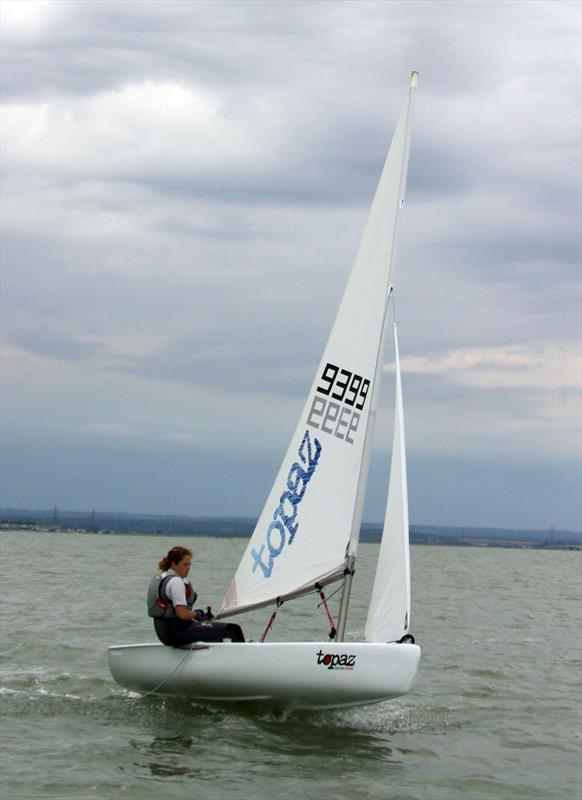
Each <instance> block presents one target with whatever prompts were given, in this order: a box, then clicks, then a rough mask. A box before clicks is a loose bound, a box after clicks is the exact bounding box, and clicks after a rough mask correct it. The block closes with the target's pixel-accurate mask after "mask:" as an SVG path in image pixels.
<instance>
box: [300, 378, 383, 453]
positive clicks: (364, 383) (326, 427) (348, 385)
mask: <svg viewBox="0 0 582 800" xmlns="http://www.w3.org/2000/svg"><path fill="white" fill-rule="evenodd" d="M369 388H370V381H369V380H368V379H367V378H363V377H362V376H361V375H356V373H355V372H350V371H349V370H347V369H341V368H340V367H338V366H336V364H330V363H329V362H328V363H327V364H326V365H325V367H324V370H323V372H322V374H321V378H320V379H319V385H318V386H317V389H316V390H315V391H316V394H315V397H314V398H313V403H312V404H311V409H310V411H309V414H308V415H307V425H309V426H311V427H312V428H317V429H318V430H321V431H323V432H324V433H329V434H331V435H332V436H335V437H337V438H338V439H342V440H343V441H345V442H347V443H348V444H353V443H354V434H355V432H356V431H357V429H358V425H359V423H360V416H361V415H360V413H359V412H360V411H362V410H363V408H364V405H365V403H366V398H367V397H368V390H369Z"/></svg>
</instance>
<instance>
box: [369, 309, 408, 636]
mask: <svg viewBox="0 0 582 800" xmlns="http://www.w3.org/2000/svg"><path fill="white" fill-rule="evenodd" d="M394 349H395V353H396V403H395V411H394V437H393V442H392V460H391V465H390V488H389V490H388V502H387V504H386V516H385V519H384V532H383V535H382V544H381V545H380V555H379V557H378V565H377V568H376V578H375V580H374V588H373V589H372V600H371V602H370V609H369V611H368V619H367V621H366V641H368V642H395V641H398V639H401V638H402V636H404V634H405V633H406V632H407V631H408V628H409V626H410V557H409V546H408V490H407V479H406V447H405V441H404V414H403V407H402V384H401V380H400V358H399V355H398V335H397V333H396V325H394Z"/></svg>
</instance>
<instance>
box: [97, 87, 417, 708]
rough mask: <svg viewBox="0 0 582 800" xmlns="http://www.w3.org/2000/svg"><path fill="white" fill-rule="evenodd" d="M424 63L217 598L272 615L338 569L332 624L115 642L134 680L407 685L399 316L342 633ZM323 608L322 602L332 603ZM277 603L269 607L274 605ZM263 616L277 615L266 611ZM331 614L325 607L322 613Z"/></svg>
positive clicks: (314, 687)
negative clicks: (304, 630) (373, 525)
mask: <svg viewBox="0 0 582 800" xmlns="http://www.w3.org/2000/svg"><path fill="white" fill-rule="evenodd" d="M417 79H418V74H417V73H416V72H413V73H412V75H411V79H410V84H409V88H408V92H407V94H406V96H405V98H404V102H403V106H402V109H401V112H400V115H399V118H398V122H397V125H396V128H395V131H394V134H393V138H392V143H391V145H390V149H389V152H388V156H387V159H386V162H385V165H384V169H383V171H382V175H381V177H380V181H379V184H378V188H377V190H376V194H375V196H374V200H373V203H372V206H371V209H370V212H369V216H368V220H367V223H366V227H365V230H364V234H363V237H362V240H361V243H360V246H359V249H358V252H357V255H356V259H355V262H354V265H353V267H352V271H351V273H350V276H349V279H348V283H347V286H346V289H345V292H344V295H343V298H342V301H341V304H340V307H339V310H338V312H337V316H336V319H335V322H334V325H333V327H332V330H331V333H330V336H329V339H328V342H327V345H326V347H325V350H324V353H323V357H322V359H321V362H320V365H319V367H318V369H317V372H316V375H315V379H314V381H313V383H312V385H311V388H310V390H309V393H308V396H307V400H306V403H305V406H304V408H303V411H302V413H301V416H300V418H299V422H298V424H297V427H296V429H295V432H294V433H293V436H292V437H291V442H290V445H289V448H288V450H287V453H286V455H285V457H284V459H283V462H282V464H281V467H280V469H279V472H278V474H277V476H276V478H275V482H274V484H273V488H272V490H271V492H270V494H269V497H268V499H267V502H266V504H265V507H264V510H263V512H262V514H261V516H260V517H259V520H258V522H257V525H256V527H255V529H254V532H253V534H252V536H251V538H250V540H249V542H248V545H247V547H246V550H245V553H244V555H243V557H242V559H241V561H240V564H239V566H238V569H237V571H236V574H235V576H234V578H233V580H232V582H231V584H230V586H229V588H228V591H227V592H226V595H225V597H224V600H223V601H222V605H221V607H220V609H219V611H218V614H217V617H218V618H226V617H230V616H233V615H237V614H243V613H244V612H248V611H251V610H253V609H258V608H262V607H265V608H271V609H272V610H273V616H274V614H275V613H276V611H277V609H278V608H279V607H280V606H281V605H282V604H284V603H287V602H290V601H292V600H293V599H294V598H298V597H300V596H303V595H305V594H308V593H315V595H316V597H317V598H319V597H321V598H322V600H323V602H325V600H326V598H325V593H324V589H325V587H327V586H328V585H329V584H332V583H335V582H341V584H340V585H341V601H340V608H339V615H338V622H337V626H336V625H335V624H333V626H332V629H331V632H330V638H329V639H327V640H325V641H324V640H320V641H304V642H267V641H264V639H265V636H263V637H262V640H261V641H259V642H245V643H236V644H235V643H229V642H220V643H199V644H194V645H191V646H189V647H188V648H186V649H182V648H172V647H167V646H165V645H162V644H159V643H155V644H129V645H117V646H112V647H110V648H109V665H110V669H111V673H112V675H113V677H114V678H115V680H116V681H117V682H118V683H119V684H121V685H122V686H124V687H126V688H127V689H130V690H133V691H136V692H140V693H142V694H143V693H146V694H149V693H157V694H162V695H177V696H183V697H189V698H193V699H197V700H203V701H236V702H245V701H246V702H249V701H254V702H261V703H263V702H266V703H271V704H274V705H276V706H283V707H295V708H342V707H349V706H356V705H364V704H369V703H376V702H380V701H383V700H388V699H391V698H394V697H398V696H400V695H403V694H405V693H406V692H408V691H409V690H410V688H411V686H412V682H413V680H414V677H415V675H416V672H417V669H418V664H419V661H420V647H419V646H418V645H417V644H415V643H414V639H413V637H412V636H411V634H410V564H409V542H408V500H407V486H406V456H405V441H404V422H403V407H402V406H403V404H402V390H401V381H400V362H399V356H398V337H397V333H396V326H395V325H394V346H395V374H396V387H395V388H396V400H395V424H394V440H393V448H392V458H391V467H390V482H389V490H388V500H387V505H386V517H385V522H384V529H383V536H382V542H381V545H380V551H379V558H378V564H377V570H376V576H375V580H374V584H373V588H372V595H371V601H370V606H369V612H368V617H367V621H366V626H365V641H346V623H347V617H348V609H349V601H350V593H351V587H352V581H353V576H354V572H355V564H356V556H357V548H358V538H359V533H360V527H361V523H362V513H363V504H364V496H365V488H366V483H367V478H368V467H369V463H370V457H371V450H372V442H373V436H374V424H375V419H376V414H377V406H378V395H379V386H380V377H381V372H382V367H383V354H384V343H385V338H387V333H386V332H387V329H388V327H389V326H388V324H387V320H388V308H389V304H390V300H391V297H392V295H393V287H394V277H393V268H394V262H395V254H396V240H397V234H398V224H399V219H400V216H401V213H402V209H403V207H404V190H405V186H406V174H407V169H408V154H409V150H410V131H411V117H412V111H413V105H414V95H415V89H416V86H417ZM326 608H327V605H326ZM273 616H272V618H273ZM272 618H271V619H272ZM330 620H331V617H330Z"/></svg>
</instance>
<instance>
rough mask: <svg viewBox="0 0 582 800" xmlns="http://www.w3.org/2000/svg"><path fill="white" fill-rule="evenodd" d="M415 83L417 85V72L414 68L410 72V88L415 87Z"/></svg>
mask: <svg viewBox="0 0 582 800" xmlns="http://www.w3.org/2000/svg"><path fill="white" fill-rule="evenodd" d="M417 85H418V72H417V71H416V70H413V71H412V72H411V73H410V88H411V89H416V87H417Z"/></svg>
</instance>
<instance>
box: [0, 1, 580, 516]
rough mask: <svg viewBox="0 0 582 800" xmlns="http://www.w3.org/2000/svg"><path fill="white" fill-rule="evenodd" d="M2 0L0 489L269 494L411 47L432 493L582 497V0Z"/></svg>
mask: <svg viewBox="0 0 582 800" xmlns="http://www.w3.org/2000/svg"><path fill="white" fill-rule="evenodd" d="M1 8H2V28H1V30H2V61H3V63H2V126H1V131H2V225H3V228H2V312H3V315H2V318H3V323H2V332H3V345H2V359H3V365H2V440H3V445H2V505H4V506H11V507H37V508H51V507H52V506H54V505H55V504H56V505H58V506H59V507H60V508H68V509H79V510H81V509H89V510H90V509H92V508H95V509H96V510H97V511H100V510H103V511H105V510H113V511H130V512H146V513H148V512H151V513H159V514H172V513H179V514H190V515H245V516H258V514H259V513H260V511H261V508H262V505H263V503H264V501H265V499H266V497H267V494H268V491H269V489H270V487H271V483H272V480H273V478H274V476H275V472H276V469H277V468H278V466H279V463H280V459H281V458H282V456H283V454H284V452H285V450H286V447H287V443H288V439H289V436H290V434H291V433H292V431H293V429H294V426H295V423H296V420H297V416H298V414H299V413H300V410H301V408H302V405H303V401H304V398H305V393H306V391H307V389H308V388H309V385H310V383H311V380H312V377H313V374H314V370H315V369H316V367H317V365H318V362H319V358H320V355H321V352H322V349H323V346H324V344H325V341H326V338H327V334H328V332H329V329H330V327H331V324H332V321H333V318H334V315H335V311H336V308H337V305H338V302H339V299H340V297H341V293H342V291H343V288H344V285H345V280H346V277H347V274H348V271H349V269H350V266H351V263H352V260H353V257H354V254H355V251H356V248H357V245H358V241H359V237H360V234H361V232H362V229H363V225H364V222H365V218H366V214H367V210H368V207H369V203H370V200H371V197H372V195H373V192H374V189H375V185H376V181H377V179H378V177H379V173H380V170H381V167H382V163H383V159H384V157H385V154H386V150H387V146H388V144H389V141H390V137H391V133H392V130H393V126H394V123H395V120H396V117H397V113H398V110H399V106H400V102H401V99H402V97H403V95H404V94H405V92H406V88H407V85H408V79H409V74H410V71H411V69H417V70H419V72H420V82H419V88H418V93H417V98H416V112H415V120H414V127H413V144H412V152H411V166H410V172H409V191H408V199H407V207H406V212H405V215H404V220H403V225H402V230H401V236H400V254H399V262H398V276H397V277H398V287H397V291H398V295H397V311H398V317H399V320H400V329H399V338H400V347H401V356H402V368H403V388H404V393H405V409H406V424H407V437H408V447H409V471H410V478H409V479H410V514H411V521H412V523H413V524H414V523H416V524H435V525H461V526H462V525H467V526H471V525H484V526H500V527H532V528H539V529H543V528H549V527H550V526H552V525H553V526H555V527H556V528H568V529H576V530H580V529H581V528H582V520H581V508H580V490H579V481H580V463H581V399H580V390H581V386H580V382H581V363H580V343H581V311H580V309H581V297H580V294H581V293H580V289H581V283H580V280H581V279H580V233H579V220H580V211H581V208H580V177H581V142H580V114H581V107H580V91H581V64H580V35H581V6H580V4H579V3H578V2H569V0H552V2H543V1H540V2H528V1H527V0H523V1H514V0H510V1H509V2H495V1H494V0H486V2H479V0H475V1H474V2H468V1H467V2H463V1H462V0H457V2H446V1H445V2H425V1H424V0H420V1H415V0H411V1H409V2H361V1H360V0H358V2H334V1H333V0H332V1H331V2H311V0H304V1H296V2H245V0H237V2H188V0H184V1H183V2H171V0H164V2H156V1H155V0H153V1H150V2H139V0H134V2H107V1H106V0H98V1H97V2H91V1H90V0H85V2H82V3H79V2H77V3H74V2H59V1H57V2H51V1H50V0H40V1H39V2H28V1H27V0H18V1H17V2H11V0H4V1H3V3H2V6H1ZM386 371H387V379H386V380H385V388H386V391H385V392H384V395H383V401H382V402H383V406H384V407H385V409H386V413H385V414H384V416H385V420H383V421H382V424H381V425H380V429H379V436H378V446H377V449H376V453H375V457H374V462H373V472H372V476H371V480H370V489H369V497H368V503H367V509H366V514H365V517H366V518H367V519H368V520H370V521H376V520H379V519H381V517H382V515H383V499H384V494H385V483H386V472H387V460H388V457H389V442H390V438H391V433H390V426H391V410H390V404H391V400H390V394H391V392H390V383H391V381H390V363H389V357H388V359H387V364H386Z"/></svg>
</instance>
